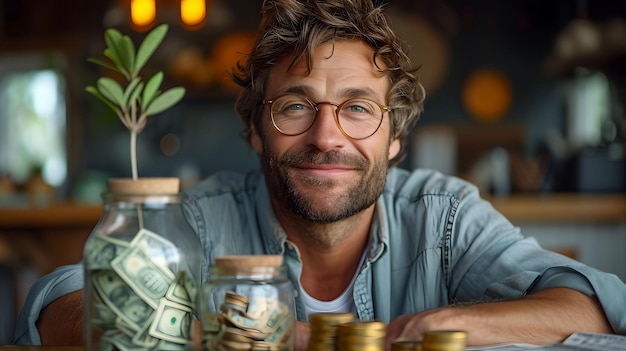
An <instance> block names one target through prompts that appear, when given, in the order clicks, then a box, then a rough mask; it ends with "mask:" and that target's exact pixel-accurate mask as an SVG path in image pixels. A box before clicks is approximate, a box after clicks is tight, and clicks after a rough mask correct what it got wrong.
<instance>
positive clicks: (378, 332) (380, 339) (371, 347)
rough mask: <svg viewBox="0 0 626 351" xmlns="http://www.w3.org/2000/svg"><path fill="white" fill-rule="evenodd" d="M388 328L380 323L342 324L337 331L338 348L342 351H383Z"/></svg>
mask: <svg viewBox="0 0 626 351" xmlns="http://www.w3.org/2000/svg"><path fill="white" fill-rule="evenodd" d="M386 333H387V326H386V325H385V323H383V322H379V321H367V322H366V321H360V322H351V323H346V324H342V325H340V326H339V329H338V330H337V347H338V350H341V351H351V350H359V351H383V350H384V349H385V335H386Z"/></svg>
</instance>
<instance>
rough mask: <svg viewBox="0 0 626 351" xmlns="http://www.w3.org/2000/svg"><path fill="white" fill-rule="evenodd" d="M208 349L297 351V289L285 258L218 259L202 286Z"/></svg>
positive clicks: (240, 257) (271, 256)
mask: <svg viewBox="0 0 626 351" xmlns="http://www.w3.org/2000/svg"><path fill="white" fill-rule="evenodd" d="M201 299H202V308H203V311H202V328H203V332H202V343H203V349H205V350H293V334H294V328H295V314H294V312H295V303H294V288H293V285H292V284H291V281H290V280H289V279H288V277H287V267H286V266H285V265H283V262H282V256H280V255H251V256H223V257H216V258H215V264H214V265H213V266H212V267H210V268H209V278H208V281H206V282H205V283H204V285H203V287H202V294H201Z"/></svg>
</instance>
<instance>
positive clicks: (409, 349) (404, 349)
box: [391, 339, 422, 351]
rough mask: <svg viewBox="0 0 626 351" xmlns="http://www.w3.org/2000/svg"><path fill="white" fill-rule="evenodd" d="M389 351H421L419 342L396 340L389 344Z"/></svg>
mask: <svg viewBox="0 0 626 351" xmlns="http://www.w3.org/2000/svg"><path fill="white" fill-rule="evenodd" d="M391 351H422V342H421V341H420V340H409V339H396V340H395V341H393V342H392V343H391Z"/></svg>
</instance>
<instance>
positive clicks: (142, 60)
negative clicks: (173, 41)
mask: <svg viewBox="0 0 626 351" xmlns="http://www.w3.org/2000/svg"><path fill="white" fill-rule="evenodd" d="M167 29H168V26H167V24H161V25H160V26H158V27H156V28H154V29H153V30H151V31H150V33H148V35H146V38H145V39H144V40H143V42H142V43H141V45H139V51H137V58H136V60H135V72H139V71H140V70H141V69H142V68H143V66H144V65H145V64H146V62H148V59H149V58H150V56H152V54H153V53H154V51H155V50H156V49H157V47H158V46H159V45H160V44H161V42H162V41H163V38H165V35H166V34H167Z"/></svg>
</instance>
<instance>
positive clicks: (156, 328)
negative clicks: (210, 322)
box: [149, 298, 193, 344]
mask: <svg viewBox="0 0 626 351" xmlns="http://www.w3.org/2000/svg"><path fill="white" fill-rule="evenodd" d="M192 320H193V316H192V310H191V308H190V307H189V306H185V305H183V304H179V303H176V302H173V301H169V300H168V299H165V298H163V299H161V301H160V304H159V307H158V309H157V311H156V314H155V317H154V321H153V322H152V325H151V326H150V331H149V334H150V335H151V336H153V337H155V338H159V339H161V340H165V341H168V342H171V343H177V344H190V343H191V324H192Z"/></svg>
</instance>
